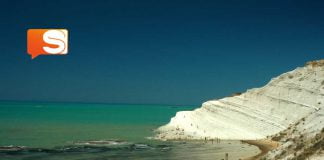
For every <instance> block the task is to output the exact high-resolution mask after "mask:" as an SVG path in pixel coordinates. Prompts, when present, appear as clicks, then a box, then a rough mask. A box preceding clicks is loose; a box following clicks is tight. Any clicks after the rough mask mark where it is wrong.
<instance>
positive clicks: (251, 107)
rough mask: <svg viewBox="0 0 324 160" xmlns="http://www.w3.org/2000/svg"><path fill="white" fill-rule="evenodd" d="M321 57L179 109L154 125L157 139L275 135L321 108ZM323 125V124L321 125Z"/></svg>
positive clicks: (323, 84) (323, 89) (323, 98)
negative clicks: (229, 94)
mask: <svg viewBox="0 0 324 160" xmlns="http://www.w3.org/2000/svg"><path fill="white" fill-rule="evenodd" d="M323 105H324V60H319V61H313V62H309V63H307V65H306V66H305V67H299V68H297V69H295V70H293V71H290V72H287V73H284V74H282V75H280V76H278V77H276V78H273V79H272V80H271V81H270V82H269V83H268V84H267V85H265V86H264V87H261V88H255V89H250V90H248V91H246V92H245V93H242V94H240V95H236V96H233V97H226V98H223V99H219V100H210V101H207V102H205V103H203V104H202V107H201V108H198V109H196V110H194V111H181V112H178V113H177V114H176V116H175V117H173V118H172V119H171V121H170V123H168V124H167V125H165V126H162V127H160V128H158V129H157V135H156V138H158V139H205V138H207V139H211V138H213V139H215V138H218V139H228V140H253V139H264V138H266V137H267V136H271V135H274V134H276V133H278V132H280V131H282V130H285V129H287V127H288V126H289V125H291V124H293V123H295V122H297V121H298V120H300V119H301V118H303V117H305V116H307V115H309V114H311V113H313V112H316V111H319V110H320V109H322V108H324V107H323ZM321 127H323V126H321Z"/></svg>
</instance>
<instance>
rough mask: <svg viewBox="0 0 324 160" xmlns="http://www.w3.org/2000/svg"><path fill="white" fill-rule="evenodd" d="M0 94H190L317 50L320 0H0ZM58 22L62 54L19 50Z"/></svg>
mask: <svg viewBox="0 0 324 160" xmlns="http://www.w3.org/2000/svg"><path fill="white" fill-rule="evenodd" d="M0 17H1V21H0V24H1V25H0V29H1V30H0V33H1V38H0V43H1V45H0V50H1V53H0V99H1V100H22V101H25V100H26V101H60V102H65V101H72V102H104V103H150V104H152V103H154V104H186V105H187V104H195V105H197V104H200V103H202V102H203V101H206V100H209V99H214V98H221V97H223V96H227V95H230V94H231V93H233V92H242V91H245V90H246V89H248V88H251V87H260V86H262V85H264V84H265V83H266V82H268V81H269V80H270V78H271V77H274V76H277V75H278V74H280V73H283V72H286V71H289V70H292V69H294V68H295V67H297V66H302V65H303V64H304V63H305V62H306V61H309V60H314V59H320V58H324V1H320V0H319V1H309V0H308V1H306V0H305V1H298V0H295V1H289V0H287V1H282V0H271V1H270V0H269V1H260V0H255V1H251V0H246V1H242V0H237V1H232V0H223V1H215V0H211V1H198V0H197V1H189V0H184V1H177V0H170V1H157V0H156V1H154V0H146V1H140V0H138V1H137V0H136V1H135V0H133V1H131V0H128V1H125V0H114V1H111V0H102V1H96V0H92V1H82V2H80V1H66V0H55V1H46V2H45V1H33V0H29V1H18V0H4V1H2V2H1V6H0ZM29 28H67V29H68V30H69V34H70V39H69V40H70V46H69V49H70V50H69V53H68V55H67V56H39V57H37V58H36V59H34V60H31V59H30V56H29V55H28V54H27V53H26V50H27V49H26V31H27V29H29Z"/></svg>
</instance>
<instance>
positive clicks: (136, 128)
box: [0, 102, 258, 160]
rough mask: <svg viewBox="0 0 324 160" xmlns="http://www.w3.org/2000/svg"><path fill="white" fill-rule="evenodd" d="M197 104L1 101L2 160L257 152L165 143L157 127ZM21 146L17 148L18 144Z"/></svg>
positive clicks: (229, 145) (233, 144) (226, 144)
mask: <svg viewBox="0 0 324 160" xmlns="http://www.w3.org/2000/svg"><path fill="white" fill-rule="evenodd" d="M194 108H196V107H195V106H171V105H170V106H168V105H115V104H114V105H110V104H73V103H30V102H28V103H22V102H0V146H1V147H2V149H1V147H0V159H1V160H2V159H8V160H11V159H12V160H20V159H21V160H33V159H37V160H65V159H66V160H110V159H175V160H176V159H179V160H180V159H185V158H188V159H222V158H224V155H225V153H229V155H230V156H229V158H230V159H238V158H240V157H248V156H251V155H254V154H256V153H258V149H257V148H256V147H254V146H250V145H247V144H241V143H240V142H239V141H221V143H214V144H211V142H208V143H205V142H202V141H194V142H175V141H173V142H161V141H155V140H150V139H148V138H147V137H151V136H153V132H152V131H153V130H154V129H156V128H157V127H158V126H161V125H163V124H166V123H168V121H169V120H170V118H171V117H173V116H174V115H175V113H176V112H177V111H181V110H193V109H194ZM18 146H19V147H18Z"/></svg>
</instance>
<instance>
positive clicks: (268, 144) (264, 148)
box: [242, 139, 279, 160]
mask: <svg viewBox="0 0 324 160" xmlns="http://www.w3.org/2000/svg"><path fill="white" fill-rule="evenodd" d="M242 142H244V143H247V144H250V145H254V146H257V147H258V148H259V149H260V151H261V152H260V153H259V154H257V155H255V156H252V157H248V158H243V160H257V159H259V158H261V157H262V156H264V155H265V154H267V153H268V152H269V151H271V150H273V149H276V148H278V147H279V143H278V142H277V141H273V140H269V139H263V140H242Z"/></svg>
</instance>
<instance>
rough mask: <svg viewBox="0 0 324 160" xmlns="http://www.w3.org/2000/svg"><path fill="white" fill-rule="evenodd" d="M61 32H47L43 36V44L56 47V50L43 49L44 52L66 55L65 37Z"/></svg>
mask: <svg viewBox="0 0 324 160" xmlns="http://www.w3.org/2000/svg"><path fill="white" fill-rule="evenodd" d="M66 36H67V35H65V34H64V32H63V31H60V30H48V31H46V32H45V33H44V35H43V40H44V42H46V43H48V44H53V45H57V46H58V47H57V48H50V47H43V49H44V51H45V52H47V53H49V54H66V53H67V52H66V41H67V40H66V39H67V37H66Z"/></svg>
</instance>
